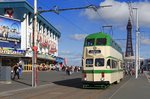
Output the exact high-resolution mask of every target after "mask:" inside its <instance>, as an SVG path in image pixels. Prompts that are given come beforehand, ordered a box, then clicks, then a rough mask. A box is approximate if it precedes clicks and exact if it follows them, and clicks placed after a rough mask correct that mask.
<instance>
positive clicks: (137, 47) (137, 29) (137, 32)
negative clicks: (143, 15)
mask: <svg viewBox="0 0 150 99" xmlns="http://www.w3.org/2000/svg"><path fill="white" fill-rule="evenodd" d="M133 9H134V10H135V11H136V47H135V48H136V49H135V51H136V54H135V55H136V56H135V63H136V64H135V78H136V79H137V78H138V69H139V34H140V32H139V19H138V8H133Z"/></svg>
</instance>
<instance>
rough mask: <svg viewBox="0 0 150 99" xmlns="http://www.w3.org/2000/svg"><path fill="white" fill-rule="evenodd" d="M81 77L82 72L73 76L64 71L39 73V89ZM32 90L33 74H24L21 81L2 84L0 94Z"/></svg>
mask: <svg viewBox="0 0 150 99" xmlns="http://www.w3.org/2000/svg"><path fill="white" fill-rule="evenodd" d="M79 77H81V72H78V73H73V74H72V75H70V76H68V75H66V72H63V71H39V72H38V78H37V79H38V81H37V87H39V86H46V85H47V84H52V83H53V82H57V81H61V80H67V79H73V78H79ZM27 88H32V72H24V73H23V74H22V76H21V77H20V79H17V77H16V79H15V80H12V81H11V83H10V84H2V83H0V94H1V93H3V92H8V91H11V92H13V91H16V90H22V89H27Z"/></svg>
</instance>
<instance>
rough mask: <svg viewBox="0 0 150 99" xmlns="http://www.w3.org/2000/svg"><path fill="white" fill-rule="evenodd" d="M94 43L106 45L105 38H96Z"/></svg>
mask: <svg viewBox="0 0 150 99" xmlns="http://www.w3.org/2000/svg"><path fill="white" fill-rule="evenodd" d="M96 45H106V38H98V39H97V40H96Z"/></svg>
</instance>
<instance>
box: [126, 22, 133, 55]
mask: <svg viewBox="0 0 150 99" xmlns="http://www.w3.org/2000/svg"><path fill="white" fill-rule="evenodd" d="M130 56H133V46H132V24H131V21H130V19H129V20H128V24H127V42H126V52H125V57H130Z"/></svg>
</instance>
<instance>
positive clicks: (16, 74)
mask: <svg viewBox="0 0 150 99" xmlns="http://www.w3.org/2000/svg"><path fill="white" fill-rule="evenodd" d="M18 67H19V65H18V64H17V65H15V66H14V68H13V69H14V77H13V80H14V79H15V78H16V76H17V77H18V79H20V77H19V68H18Z"/></svg>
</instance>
